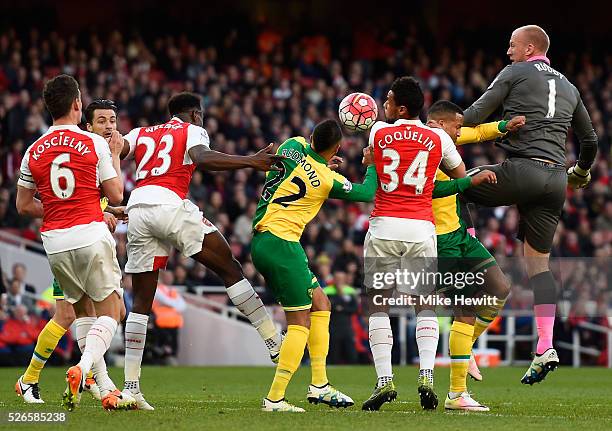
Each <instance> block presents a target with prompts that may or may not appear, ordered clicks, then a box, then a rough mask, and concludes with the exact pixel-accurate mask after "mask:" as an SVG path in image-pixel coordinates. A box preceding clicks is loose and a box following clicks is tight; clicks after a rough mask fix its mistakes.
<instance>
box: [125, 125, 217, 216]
mask: <svg viewBox="0 0 612 431" xmlns="http://www.w3.org/2000/svg"><path fill="white" fill-rule="evenodd" d="M125 139H126V140H127V141H128V142H129V144H130V154H131V155H133V157H134V161H135V162H136V188H135V189H134V190H133V191H132V194H131V195H130V199H129V202H128V208H129V207H132V206H134V205H137V204H149V205H153V204H169V203H170V204H173V203H180V202H181V201H182V200H183V199H185V197H186V196H187V193H188V191H189V183H190V182H191V175H192V174H193V171H194V169H195V165H194V164H193V161H192V160H191V157H189V150H190V149H191V148H193V147H194V146H196V145H205V146H206V147H208V146H209V138H208V134H207V133H206V130H204V129H203V128H202V127H199V126H196V125H193V124H190V123H185V122H183V121H181V120H180V119H178V118H176V117H174V118H172V119H171V120H170V121H168V122H167V123H164V124H159V125H156V126H150V127H139V128H137V129H134V130H132V131H131V132H130V133H128V134H127V135H126V136H125Z"/></svg>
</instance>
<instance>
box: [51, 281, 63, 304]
mask: <svg viewBox="0 0 612 431" xmlns="http://www.w3.org/2000/svg"><path fill="white" fill-rule="evenodd" d="M53 299H55V300H58V299H64V291H63V290H62V288H61V287H60V285H59V283H58V282H57V280H56V279H55V278H54V279H53Z"/></svg>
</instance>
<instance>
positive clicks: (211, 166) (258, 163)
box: [189, 144, 285, 172]
mask: <svg viewBox="0 0 612 431" xmlns="http://www.w3.org/2000/svg"><path fill="white" fill-rule="evenodd" d="M273 146H274V145H273V144H269V145H268V146H267V147H266V148H263V149H262V150H259V151H258V152H257V153H255V154H253V155H252V156H235V155H232V154H225V153H220V152H218V151H214V150H209V149H208V148H206V147H205V146H204V145H197V146H195V147H193V148H191V149H190V150H189V157H191V160H193V162H194V163H196V164H197V165H199V166H200V167H202V168H203V169H206V170H208V171H232V170H236V169H243V168H253V169H255V170H258V171H264V172H265V171H278V170H279V168H278V167H277V166H274V165H275V164H276V163H277V162H280V161H281V160H283V159H284V158H285V156H282V155H280V154H274V148H273Z"/></svg>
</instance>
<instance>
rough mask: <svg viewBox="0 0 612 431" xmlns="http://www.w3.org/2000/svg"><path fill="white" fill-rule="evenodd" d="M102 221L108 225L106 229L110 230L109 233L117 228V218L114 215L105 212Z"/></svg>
mask: <svg viewBox="0 0 612 431" xmlns="http://www.w3.org/2000/svg"><path fill="white" fill-rule="evenodd" d="M104 222H105V223H106V226H108V230H110V232H111V233H115V229H117V219H116V218H115V216H114V215H112V214H109V213H107V212H105V213H104Z"/></svg>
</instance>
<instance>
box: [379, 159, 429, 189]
mask: <svg viewBox="0 0 612 431" xmlns="http://www.w3.org/2000/svg"><path fill="white" fill-rule="evenodd" d="M382 157H383V159H386V158H387V159H391V163H389V164H387V165H384V166H383V173H385V174H387V175H389V182H387V183H385V182H383V180H382V179H381V180H380V186H381V188H382V189H383V191H385V192H387V193H392V192H394V191H395V190H397V188H398V187H399V184H400V178H399V174H398V172H397V168H398V167H399V165H400V155H399V153H398V152H397V151H396V150H394V149H392V148H385V149H384V150H383V151H382ZM428 159H429V152H428V151H419V152H418V154H417V155H416V157H415V158H414V160H413V161H412V163H411V164H410V166H408V169H406V172H405V173H404V175H403V176H402V184H404V185H407V186H413V187H414V188H415V191H414V193H415V194H417V195H420V194H422V193H423V189H424V188H425V184H427V177H426V176H425V172H426V170H427V160H428Z"/></svg>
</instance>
